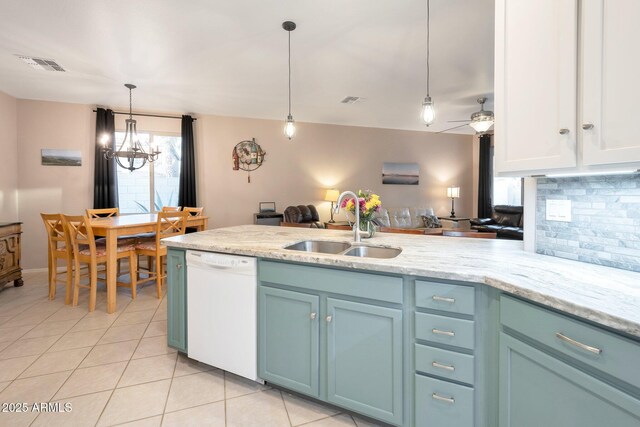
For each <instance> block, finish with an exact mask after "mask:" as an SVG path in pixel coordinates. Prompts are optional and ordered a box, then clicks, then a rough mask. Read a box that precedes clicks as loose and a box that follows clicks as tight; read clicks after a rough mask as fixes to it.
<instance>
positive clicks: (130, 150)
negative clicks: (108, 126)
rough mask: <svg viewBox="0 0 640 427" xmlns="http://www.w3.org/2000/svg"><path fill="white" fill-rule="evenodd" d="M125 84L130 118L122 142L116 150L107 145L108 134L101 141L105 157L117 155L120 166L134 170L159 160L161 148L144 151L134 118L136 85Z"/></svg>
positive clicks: (110, 157)
mask: <svg viewBox="0 0 640 427" xmlns="http://www.w3.org/2000/svg"><path fill="white" fill-rule="evenodd" d="M124 86H125V87H126V88H127V89H129V118H128V119H127V120H126V130H125V134H124V138H123V139H122V143H120V147H118V149H117V150H116V151H115V152H114V151H113V149H111V148H108V147H107V143H108V142H109V137H108V135H106V136H103V137H102V139H101V141H100V142H101V143H102V153H103V154H104V158H105V159H107V160H111V159H113V158H114V157H115V159H116V163H117V164H118V166H120V167H121V168H124V169H128V170H129V171H130V172H133V171H134V170H136V169H140V168H141V167H143V166H144V165H145V164H146V163H147V162H149V163H152V162H154V161H155V160H157V159H158V155H159V154H160V150H159V149H158V148H157V147H152V148H151V152H150V153H147V152H146V151H144V148H143V147H142V144H141V143H140V139H139V138H138V131H137V129H136V127H137V123H136V121H135V120H134V119H133V108H132V102H131V91H132V90H133V89H135V88H136V86H135V85H132V84H131V83H127V84H125V85H124Z"/></svg>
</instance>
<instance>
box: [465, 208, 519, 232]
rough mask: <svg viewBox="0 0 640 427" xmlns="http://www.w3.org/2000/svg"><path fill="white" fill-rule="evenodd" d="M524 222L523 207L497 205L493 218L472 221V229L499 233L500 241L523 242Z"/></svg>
mask: <svg viewBox="0 0 640 427" xmlns="http://www.w3.org/2000/svg"><path fill="white" fill-rule="evenodd" d="M523 220H524V215H523V209H522V206H509V205H496V206H494V207H493V213H492V214H491V218H474V219H472V220H471V229H473V230H478V231H479V232H495V233H498V238H499V239H512V240H522V239H523V235H524V229H523Z"/></svg>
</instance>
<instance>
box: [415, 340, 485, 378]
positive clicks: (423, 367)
mask: <svg viewBox="0 0 640 427" xmlns="http://www.w3.org/2000/svg"><path fill="white" fill-rule="evenodd" d="M415 357H416V370H417V371H421V372H425V373H427V374H432V375H437V376H439V377H443V378H448V379H452V380H456V381H460V382H463V383H467V384H472V385H473V383H474V364H473V356H471V355H469V354H462V353H457V352H455V351H449V350H443V349H441V348H434V347H429V346H426V345H422V344H415Z"/></svg>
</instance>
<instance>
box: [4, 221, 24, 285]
mask: <svg viewBox="0 0 640 427" xmlns="http://www.w3.org/2000/svg"><path fill="white" fill-rule="evenodd" d="M21 224H22V223H21V222H0V288H2V287H3V286H4V285H6V284H7V283H9V282H11V281H13V286H22V285H23V282H22V268H21V267H20V234H22V227H21Z"/></svg>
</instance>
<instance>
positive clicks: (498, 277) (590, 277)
mask: <svg viewBox="0 0 640 427" xmlns="http://www.w3.org/2000/svg"><path fill="white" fill-rule="evenodd" d="M309 239H313V240H330V241H343V242H351V241H352V240H353V233H352V232H350V231H342V230H320V229H309V228H293V227H269V226H259V225H242V226H236V227H228V228H219V229H215V230H207V231H204V232H200V233H192V234H187V235H184V236H176V237H172V238H169V239H164V240H163V242H165V244H166V245H167V246H170V247H178V248H186V249H195V250H203V251H210V252H221V253H228V254H236V255H247V256H254V257H261V258H267V259H275V260H283V261H293V262H302V263H310V264H318V265H325V266H336V267H342V268H353V269H359V270H368V271H378V272H387V273H396V274H404V275H412V276H424V277H431V278H440V279H448V280H459V281H464V282H474V283H484V284H486V285H489V286H492V287H494V288H497V289H500V290H503V291H506V292H509V293H512V294H514V295H519V296H521V297H524V298H527V299H529V300H532V301H535V302H538V303H541V304H544V305H547V306H549V307H553V308H555V309H558V310H562V311H564V312H567V313H570V314H573V315H576V316H579V317H582V318H585V319H589V320H591V321H593V322H596V323H599V324H601V325H605V326H608V327H610V328H613V329H616V330H619V331H622V332H626V333H628V334H631V335H635V336H636V337H640V273H634V272H631V271H626V270H619V269H615V268H610V267H603V266H598V265H593V264H587V263H582V262H577V261H570V260H565V259H561V258H554V257H550V256H546V255H539V254H533V253H528V252H524V250H523V244H522V242H520V241H511V240H491V239H469V238H458V237H443V236H428V235H425V236H421V235H409V234H392V233H376V234H375V236H374V237H373V238H371V239H363V244H365V245H369V244H370V245H381V246H391V247H399V248H402V253H401V254H400V255H398V256H397V257H396V258H392V259H375V258H358V257H350V256H344V255H331V254H321V253H309V252H302V251H292V250H287V249H284V247H285V246H287V245H289V244H292V243H296V242H300V241H302V240H309Z"/></svg>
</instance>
